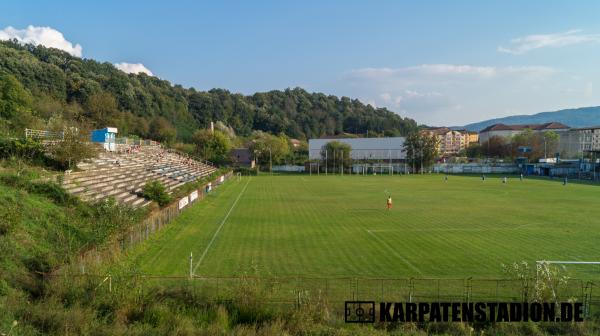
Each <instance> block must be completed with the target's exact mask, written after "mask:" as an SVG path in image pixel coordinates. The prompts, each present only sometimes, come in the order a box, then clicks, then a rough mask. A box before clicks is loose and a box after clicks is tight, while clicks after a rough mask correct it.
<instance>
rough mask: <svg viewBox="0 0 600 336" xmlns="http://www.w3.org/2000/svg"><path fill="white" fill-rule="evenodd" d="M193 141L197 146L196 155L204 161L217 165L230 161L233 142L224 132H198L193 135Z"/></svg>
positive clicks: (203, 130)
mask: <svg viewBox="0 0 600 336" xmlns="http://www.w3.org/2000/svg"><path fill="white" fill-rule="evenodd" d="M192 141H193V142H194V144H195V145H196V153H198V155H200V156H202V157H203V158H204V159H206V160H209V161H212V162H213V163H216V164H223V163H225V162H227V161H228V159H229V156H228V155H229V151H230V150H231V141H230V140H229V138H227V137H226V136H225V134H223V132H221V131H218V130H215V131H210V130H207V129H202V130H197V131H196V132H194V134H193V135H192Z"/></svg>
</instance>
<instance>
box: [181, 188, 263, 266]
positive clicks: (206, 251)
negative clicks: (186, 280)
mask: <svg viewBox="0 0 600 336" xmlns="http://www.w3.org/2000/svg"><path fill="white" fill-rule="evenodd" d="M250 180H252V177H250V178H249V179H248V182H246V185H245V186H244V189H242V191H241V192H240V194H239V195H238V197H237V198H236V199H235V202H233V204H232V205H231V208H229V211H228V212H227V214H226V215H225V218H223V220H222V221H221V224H219V227H218V228H217V231H215V233H214V234H213V236H212V238H211V239H210V241H209V242H208V245H206V248H205V249H204V252H202V255H201V256H200V259H198V262H196V265H195V266H194V269H193V270H192V274H193V273H196V269H197V268H198V266H200V264H201V263H202V260H204V257H206V254H207V253H208V250H209V249H210V247H211V246H212V244H213V242H214V241H215V239H216V238H217V236H218V235H219V232H221V228H222V227H223V225H225V222H226V221H227V218H229V215H230V214H231V212H232V211H233V209H234V208H235V206H236V205H237V202H238V201H239V200H240V198H241V197H242V195H243V194H244V191H246V188H247V187H248V184H250Z"/></svg>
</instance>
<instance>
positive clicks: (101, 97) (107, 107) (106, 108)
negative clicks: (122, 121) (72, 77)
mask: <svg viewBox="0 0 600 336" xmlns="http://www.w3.org/2000/svg"><path fill="white" fill-rule="evenodd" d="M85 109H86V111H85V116H86V117H87V118H88V119H90V120H93V121H95V125H96V126H97V127H108V126H113V125H115V123H116V122H117V119H118V116H119V109H118V107H117V100H116V99H115V97H114V96H113V95H112V94H110V93H108V92H102V93H97V94H94V95H92V96H90V97H89V98H88V101H87V102H86V104H85Z"/></svg>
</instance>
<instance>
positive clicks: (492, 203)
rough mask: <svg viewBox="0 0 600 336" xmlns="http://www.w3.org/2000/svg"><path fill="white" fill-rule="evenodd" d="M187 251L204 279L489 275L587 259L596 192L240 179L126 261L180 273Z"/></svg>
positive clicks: (453, 179)
mask: <svg viewBox="0 0 600 336" xmlns="http://www.w3.org/2000/svg"><path fill="white" fill-rule="evenodd" d="M388 195H391V196H392V198H393V201H394V205H393V209H392V210H390V211H388V210H386V199H387V197H388ZM190 252H192V253H193V256H194V258H193V266H194V269H195V272H194V273H195V274H196V275H205V276H236V275H241V274H243V273H246V274H259V275H263V276H273V277H275V276H307V277H312V276H317V277H345V276H352V277H386V278H387V277H390V278H408V277H469V276H473V277H479V278H485V277H499V276H502V267H501V264H502V263H505V264H506V263H512V262H518V261H522V260H526V261H529V262H533V261H535V260H581V261H599V260H600V187H597V186H591V185H583V184H574V183H570V184H568V185H567V186H563V185H562V183H560V182H559V181H549V180H536V179H525V180H524V181H519V179H518V178H515V177H511V178H510V179H509V181H508V183H507V184H503V183H501V179H500V178H499V177H488V178H487V179H486V180H485V181H482V180H481V178H479V177H475V176H450V177H449V179H448V181H444V176H443V175H424V176H419V175H411V176H322V175H321V176H301V175H282V176H268V175H262V176H257V177H244V178H242V179H241V181H240V180H237V179H232V180H231V181H228V182H226V183H225V184H224V185H223V186H221V187H219V188H218V189H217V190H216V191H215V192H214V193H212V194H211V195H210V196H208V197H207V199H205V200H203V201H201V202H198V203H195V204H194V205H193V206H191V208H189V209H187V210H186V211H184V213H183V214H182V215H181V216H180V217H178V218H177V219H176V220H175V221H173V222H172V223H170V224H169V225H168V227H167V228H165V229H164V230H162V231H161V232H159V233H158V234H156V235H155V236H154V237H153V238H151V239H150V240H148V241H147V242H145V243H144V244H142V245H141V246H139V247H138V248H136V250H135V251H134V252H133V253H132V257H131V258H132V260H134V261H135V264H136V265H137V266H138V267H139V268H140V270H141V271H142V272H144V273H146V274H153V275H187V274H188V272H189V255H190ZM596 272H597V274H600V269H598V270H596Z"/></svg>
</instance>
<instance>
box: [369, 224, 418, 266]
mask: <svg viewBox="0 0 600 336" xmlns="http://www.w3.org/2000/svg"><path fill="white" fill-rule="evenodd" d="M366 231H367V232H368V233H369V234H370V235H371V236H373V238H375V239H377V240H379V241H380V242H381V243H382V244H384V245H385V246H386V247H387V248H388V249H389V250H390V251H392V253H393V254H394V255H395V256H396V257H397V258H398V259H400V260H402V261H403V262H404V263H405V264H407V265H408V266H409V267H410V268H412V269H413V270H414V271H416V272H417V273H419V274H420V275H423V272H421V270H420V269H418V268H417V267H416V266H415V265H413V264H411V263H410V262H409V261H408V260H406V258H404V257H403V256H401V255H400V254H398V253H397V252H396V250H394V249H393V248H392V247H391V246H390V245H389V244H388V243H386V242H385V241H384V240H382V239H381V238H379V237H377V236H376V235H375V234H374V233H373V232H371V230H366Z"/></svg>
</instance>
